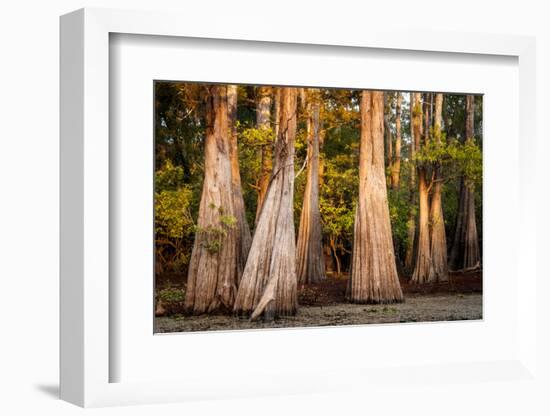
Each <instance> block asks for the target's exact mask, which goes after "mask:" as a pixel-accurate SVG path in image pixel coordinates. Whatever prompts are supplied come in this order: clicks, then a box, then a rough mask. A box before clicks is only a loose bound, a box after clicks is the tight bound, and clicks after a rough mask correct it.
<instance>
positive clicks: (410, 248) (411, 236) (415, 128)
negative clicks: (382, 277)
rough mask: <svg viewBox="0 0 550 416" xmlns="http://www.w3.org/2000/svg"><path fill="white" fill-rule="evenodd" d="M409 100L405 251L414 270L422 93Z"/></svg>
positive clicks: (410, 267)
mask: <svg viewBox="0 0 550 416" xmlns="http://www.w3.org/2000/svg"><path fill="white" fill-rule="evenodd" d="M409 102H410V104H409V105H410V117H411V119H410V126H411V145H410V161H409V162H410V163H409V218H408V220H407V250H406V252H405V269H406V270H407V271H408V272H412V271H413V270H414V265H415V258H414V253H415V239H416V169H415V167H414V158H415V156H416V149H417V147H419V146H420V135H421V132H422V120H421V117H422V112H421V111H422V110H421V109H420V105H421V104H420V94H418V93H410V99H409ZM419 117H420V118H419Z"/></svg>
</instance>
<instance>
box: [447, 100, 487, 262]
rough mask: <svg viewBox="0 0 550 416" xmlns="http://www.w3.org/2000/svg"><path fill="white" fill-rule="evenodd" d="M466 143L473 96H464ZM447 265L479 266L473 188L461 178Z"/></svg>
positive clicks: (471, 126)
mask: <svg viewBox="0 0 550 416" xmlns="http://www.w3.org/2000/svg"><path fill="white" fill-rule="evenodd" d="M465 140H466V141H472V140H474V96H473V95H467V96H466V138H465ZM449 263H450V266H451V268H452V269H454V270H474V269H477V268H479V267H480V266H481V256H480V251H479V241H478V234H477V224H476V217H475V186H474V183H473V182H472V181H471V180H470V179H469V178H467V177H463V178H462V181H461V186H460V202H459V212H458V215H457V220H456V227H455V235H454V239H453V245H452V247H451V253H450V258H449Z"/></svg>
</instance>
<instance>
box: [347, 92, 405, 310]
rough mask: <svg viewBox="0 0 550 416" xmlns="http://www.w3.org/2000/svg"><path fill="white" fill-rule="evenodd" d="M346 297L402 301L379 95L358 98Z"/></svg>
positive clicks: (378, 93) (357, 301)
mask: <svg viewBox="0 0 550 416" xmlns="http://www.w3.org/2000/svg"><path fill="white" fill-rule="evenodd" d="M349 298H350V300H351V302H356V303H390V302H400V301H402V300H403V293H402V292H401V286H400V284H399V278H398V276H397V269H396V265H395V256H394V249H393V242H392V233H391V225H390V215H389V209H388V200H387V191H386V175H385V171H384V93H383V92H379V91H363V92H362V95H361V143H360V153H359V199H358V203H357V208H356V213H355V226H354V235H353V253H352V270H351V277H350V283H349Z"/></svg>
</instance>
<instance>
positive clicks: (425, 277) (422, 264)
mask: <svg viewBox="0 0 550 416" xmlns="http://www.w3.org/2000/svg"><path fill="white" fill-rule="evenodd" d="M413 95H414V108H413V114H412V117H413V129H414V141H415V147H416V150H419V149H420V146H422V144H423V143H425V142H426V141H427V137H428V134H429V125H428V124H426V120H427V119H428V118H429V106H428V105H427V97H426V96H425V99H424V106H423V108H422V104H421V99H420V98H421V97H420V94H419V93H414V94H413ZM423 113H424V120H422V114H423ZM423 121H424V128H423V131H422V127H421V126H422V122H423ZM422 136H423V137H422ZM416 170H417V175H418V239H417V244H416V257H415V266H414V271H413V274H412V277H411V281H412V282H413V283H429V282H433V281H435V273H434V270H433V266H432V261H431V245H430V202H429V189H428V183H427V178H426V167H425V166H423V165H422V164H419V165H418V166H417V168H416Z"/></svg>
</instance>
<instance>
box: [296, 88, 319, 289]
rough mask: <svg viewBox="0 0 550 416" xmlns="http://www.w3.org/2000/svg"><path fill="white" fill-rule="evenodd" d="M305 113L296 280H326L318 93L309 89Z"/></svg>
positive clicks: (300, 281)
mask: <svg viewBox="0 0 550 416" xmlns="http://www.w3.org/2000/svg"><path fill="white" fill-rule="evenodd" d="M306 94H307V98H306V102H307V104H306V107H307V109H306V113H307V132H306V133H307V179H306V187H305V190H304V200H303V204H302V212H301V215H300V228H299V232H298V241H297V247H296V266H297V275H298V283H302V284H304V283H316V282H319V281H321V280H324V279H325V262H324V258H323V257H324V256H323V241H322V240H323V238H322V235H321V213H320V211H319V141H320V130H321V96H320V94H321V92H320V91H319V90H318V89H309V90H308V91H307V92H306Z"/></svg>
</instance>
